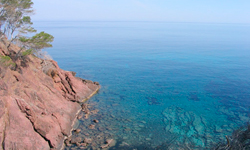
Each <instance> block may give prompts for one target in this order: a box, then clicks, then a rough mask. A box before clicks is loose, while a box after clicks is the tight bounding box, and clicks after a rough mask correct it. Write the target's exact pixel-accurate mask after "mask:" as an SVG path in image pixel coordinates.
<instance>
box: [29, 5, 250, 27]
mask: <svg viewBox="0 0 250 150" xmlns="http://www.w3.org/2000/svg"><path fill="white" fill-rule="evenodd" d="M33 2H34V9H35V15H34V16H32V19H33V20H34V21H138V22H147V21H148V22H169V23H172V22H173V23H239V24H249V23H250V19H249V17H248V14H250V10H249V9H248V8H249V7H250V1H247V0H239V1H225V0H223V1H215V0H211V1H205V2H197V1H194V0H190V1H188V2H187V1H185V0H180V1H172V0H167V1H163V0H159V1H157V2H156V1H153V2H152V1H149V0H126V1H125V0H120V1H111V0H106V1H97V0H93V1H84V0H83V1H80V0H72V1H66V0H52V1H49V0H43V1H39V0H33Z"/></svg>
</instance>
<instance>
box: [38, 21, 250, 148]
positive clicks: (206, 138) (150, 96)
mask: <svg viewBox="0 0 250 150" xmlns="http://www.w3.org/2000/svg"><path fill="white" fill-rule="evenodd" d="M34 25H35V27H36V28H37V29H38V30H39V31H45V32H48V33H50V34H52V35H53V36H54V37H55V41H54V42H53V48H50V49H47V52H48V53H49V54H50V55H51V56H52V58H53V59H54V60H56V61H57V62H58V64H59V66H60V67H61V68H63V69H65V70H70V71H75V72H77V76H79V77H81V78H85V79H89V80H93V81H98V82H99V83H100V84H101V86H102V88H101V90H100V91H99V93H98V94H97V95H95V96H94V97H93V98H91V99H90V100H89V101H88V103H89V106H90V110H92V111H93V113H92V115H91V116H90V118H89V119H81V120H79V122H78V123H77V124H76V127H77V128H81V129H82V132H81V133H79V134H73V136H80V137H82V139H84V138H92V139H93V142H92V144H89V145H88V147H89V148H93V149H94V148H96V147H100V145H101V144H104V142H105V140H106V139H108V138H112V139H115V140H116V144H114V146H113V147H112V148H110V149H136V148H137V149H145V148H146V149H154V148H155V149H157V148H158V149H163V147H164V148H166V149H167V148H172V149H177V147H178V148H183V149H187V148H190V149H209V148H210V147H211V146H213V145H214V144H215V143H217V142H220V141H221V142H226V138H225V135H231V133H232V132H233V130H235V129H238V128H239V127H241V126H244V125H246V124H247V122H249V121H250V119H249V118H250V115H249V114H250V25H244V24H199V23H163V22H35V24H34ZM96 110H99V111H98V112H97V111H96ZM94 112H97V113H94ZM93 119H97V120H99V121H100V122H99V123H98V124H96V125H95V129H90V130H88V131H84V130H85V129H87V128H88V126H89V125H90V124H93V122H92V120H93ZM72 147H76V145H72ZM67 148H70V147H67Z"/></svg>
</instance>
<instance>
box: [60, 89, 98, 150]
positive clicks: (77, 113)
mask: <svg viewBox="0 0 250 150" xmlns="http://www.w3.org/2000/svg"><path fill="white" fill-rule="evenodd" d="M100 89H101V86H100V85H99V88H98V89H96V90H95V91H94V92H93V93H92V94H91V95H89V96H88V97H87V98H85V99H83V100H82V101H81V102H77V103H78V104H79V105H80V103H85V102H87V101H88V100H89V99H90V98H91V97H93V96H94V95H95V94H97V93H98V91H99V90H100ZM80 106H81V105H80ZM81 111H82V108H80V109H79V110H78V111H77V112H76V114H75V118H74V120H73V121H72V124H71V127H72V128H71V130H70V134H69V135H68V136H65V137H64V140H63V145H62V147H61V148H60V150H63V149H64V148H65V146H66V145H65V140H66V139H68V138H69V137H71V136H72V132H73V131H74V125H75V123H76V121H77V120H78V119H77V116H78V115H79V114H80V113H81Z"/></svg>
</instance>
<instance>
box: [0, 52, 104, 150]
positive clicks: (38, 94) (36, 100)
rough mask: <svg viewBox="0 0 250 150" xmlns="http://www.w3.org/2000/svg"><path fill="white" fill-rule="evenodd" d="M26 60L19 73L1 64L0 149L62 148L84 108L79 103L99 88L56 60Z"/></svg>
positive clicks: (34, 58)
mask: <svg viewBox="0 0 250 150" xmlns="http://www.w3.org/2000/svg"><path fill="white" fill-rule="evenodd" d="M0 54H4V52H3V50H2V49H1V48H0ZM27 60H28V61H27V62H25V64H22V63H23V62H22V63H21V62H20V64H18V62H17V64H18V69H16V71H15V70H11V69H9V68H8V67H5V66H4V65H1V64H0V142H1V146H0V147H1V148H0V149H50V148H55V149H60V148H61V147H62V146H63V140H64V139H65V137H67V136H69V134H70V130H71V128H72V123H73V122H74V119H75V117H76V114H77V112H78V110H80V108H81V107H80V105H79V103H78V102H82V101H85V100H86V99H88V98H89V97H90V96H92V95H93V94H94V93H96V92H97V91H98V89H99V88H100V86H99V84H98V83H96V82H95V83H93V82H92V81H88V80H83V79H80V78H77V77H75V76H74V74H75V73H73V72H70V71H64V70H62V69H60V68H59V67H58V65H57V63H56V62H55V61H46V62H43V61H42V60H41V59H39V58H36V57H34V56H29V57H28V59H27Z"/></svg>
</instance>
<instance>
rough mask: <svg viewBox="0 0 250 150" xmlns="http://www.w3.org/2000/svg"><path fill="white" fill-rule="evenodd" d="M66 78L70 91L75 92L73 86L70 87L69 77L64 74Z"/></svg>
mask: <svg viewBox="0 0 250 150" xmlns="http://www.w3.org/2000/svg"><path fill="white" fill-rule="evenodd" d="M66 80H67V81H68V84H69V87H70V89H71V90H72V92H73V93H76V92H75V90H74V89H73V87H72V85H71V83H70V82H69V81H70V79H69V77H68V76H66Z"/></svg>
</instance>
